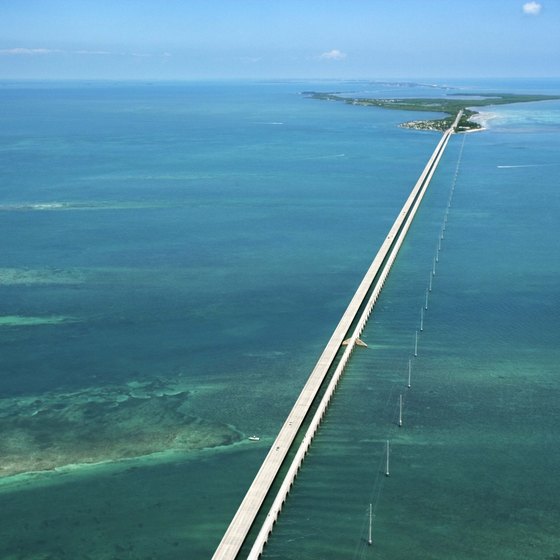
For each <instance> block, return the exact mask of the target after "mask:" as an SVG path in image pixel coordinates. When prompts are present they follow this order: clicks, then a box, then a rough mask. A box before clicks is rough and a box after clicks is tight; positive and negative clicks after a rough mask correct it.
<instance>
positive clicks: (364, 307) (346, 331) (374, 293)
mask: <svg viewBox="0 0 560 560" xmlns="http://www.w3.org/2000/svg"><path fill="white" fill-rule="evenodd" d="M462 114H463V111H459V113H458V114H457V117H456V118H455V121H454V122H453V124H452V126H451V127H450V128H449V129H448V130H446V131H445V132H444V133H443V136H442V138H441V139H440V141H439V142H438V144H437V146H436V148H435V150H434V152H433V154H432V155H431V157H430V159H429V160H428V163H427V164H426V167H425V168H424V170H423V171H422V174H421V175H420V178H419V179H418V181H417V182H416V184H415V185H414V188H413V189H412V191H411V193H410V195H409V197H408V198H407V200H406V202H405V204H404V206H403V208H402V210H401V211H400V213H399V215H398V216H397V219H396V220H395V223H394V224H393V226H392V227H391V229H390V230H389V233H388V235H387V237H386V238H385V240H384V241H383V243H382V244H381V247H380V249H379V251H378V253H377V255H376V256H375V258H374V259H373V262H372V263H371V265H370V267H369V269H368V270H367V272H366V274H365V276H364V278H363V280H362V281H361V283H360V285H359V286H358V289H357V290H356V293H355V294H354V296H353V297H352V300H351V301H350V304H349V305H348V307H347V309H346V311H345V312H344V314H343V316H342V318H341V320H340V322H339V323H338V325H337V327H336V329H335V330H334V333H333V334H332V336H331V338H330V340H329V342H328V343H327V346H326V347H325V349H324V350H323V353H322V354H321V356H320V357H319V360H318V362H317V364H316V365H315V367H314V368H313V371H312V372H311V374H310V376H309V378H308V380H307V383H306V384H305V386H304V387H303V389H302V391H301V393H300V395H299V397H298V398H297V400H296V402H295V404H294V406H293V408H292V410H291V411H290V413H289V414H288V417H287V418H286V421H285V422H284V425H283V426H282V428H281V429H280V432H279V433H278V436H277V437H276V439H275V440H274V443H273V444H272V447H271V448H270V451H269V452H268V454H267V456H266V457H265V459H264V461H263V463H262V465H261V467H260V469H259V471H258V472H257V475H256V476H255V478H254V480H253V482H252V484H251V486H250V487H249V489H248V490H247V493H246V494H245V497H244V498H243V501H242V502H241V505H240V506H239V508H238V510H237V512H236V514H235V515H234V517H233V519H232V521H231V523H230V525H229V527H228V528H227V530H226V532H225V534H224V536H223V538H222V540H221V542H220V544H219V545H218V548H217V549H216V551H215V553H214V556H213V557H212V560H235V559H236V558H237V557H238V555H239V552H240V550H241V547H242V546H243V544H244V542H245V540H246V538H247V534H248V533H249V531H250V529H251V528H252V526H253V524H254V522H255V518H256V516H257V514H258V513H259V511H260V510H261V508H262V505H263V502H264V500H265V498H266V497H267V495H268V494H269V492H270V489H271V486H272V484H273V482H274V480H275V479H276V477H277V475H278V471H279V470H280V467H281V466H282V465H283V463H284V461H285V459H286V455H287V453H288V451H289V450H290V448H291V447H292V444H293V442H294V440H295V438H296V436H297V435H298V433H299V431H300V429H301V428H302V424H303V422H304V420H305V418H306V416H307V415H308V413H309V411H310V409H311V407H312V405H313V403H314V401H315V400H316V397H317V393H318V391H319V389H320V387H321V385H322V384H323V382H324V381H325V378H326V377H327V375H328V373H329V372H331V371H332V368H333V367H334V362H335V359H336V358H337V356H340V352H342V356H341V357H340V360H339V361H338V364H337V366H336V368H335V369H334V372H333V374H332V377H331V379H330V382H329V384H328V387H327V389H326V391H325V393H324V395H323V397H322V398H321V401H320V403H319V405H318V408H317V410H316V412H315V414H314V416H313V418H312V420H311V422H310V424H309V426H308V428H307V430H306V432H305V435H304V436H303V439H302V441H301V443H300V444H299V447H298V448H297V450H296V453H295V456H294V458H293V459H292V462H291V464H290V466H289V468H288V470H287V472H286V474H285V476H284V479H283V481H282V483H281V485H280V488H279V490H278V492H277V494H276V497H275V499H274V501H273V503H272V506H271V508H270V510H269V512H268V514H267V516H266V518H265V520H264V522H263V524H262V526H261V528H260V530H259V533H258V535H257V537H256V540H255V542H254V544H253V546H252V548H251V551H250V553H249V555H248V558H249V559H255V560H256V559H257V558H258V557H259V556H260V554H261V553H262V550H263V548H264V545H265V544H266V542H267V540H268V536H269V535H270V533H271V531H272V528H273V526H274V523H275V522H276V519H277V518H278V515H279V513H280V511H281V509H282V505H283V504H284V502H285V500H286V497H287V495H288V493H289V491H290V488H291V486H292V484H293V482H294V480H295V478H296V476H297V473H298V471H299V469H300V467H301V465H302V463H303V460H304V458H305V455H306V454H307V450H308V449H309V446H310V445H311V442H312V440H313V437H314V435H315V432H316V431H317V428H318V427H319V425H320V423H321V420H322V418H323V416H324V414H325V412H326V410H327V407H328V405H329V402H330V400H331V397H332V395H333V394H334V390H335V388H336V385H337V384H338V381H339V379H340V377H341V375H342V373H343V372H344V368H345V366H346V364H347V362H348V360H349V358H350V356H351V354H352V352H353V350H354V348H355V347H356V345H363V343H362V341H361V339H360V336H361V334H362V331H363V329H364V327H365V325H366V323H367V320H368V318H369V316H370V314H371V311H372V310H373V306H374V305H375V302H376V301H377V298H378V296H379V294H380V292H381V289H382V288H383V284H384V283H385V280H386V278H387V276H388V275H389V271H390V269H391V266H392V265H393V262H394V261H395V259H396V257H397V253H398V251H399V249H400V247H401V245H402V243H403V241H404V239H405V237H406V234H407V232H408V229H409V228H410V225H411V224H412V221H413V220H414V217H415V215H416V212H417V210H418V207H419V206H420V203H421V202H422V198H423V197H424V194H425V192H426V190H427V188H428V185H429V183H430V180H431V178H432V176H433V174H434V172H435V170H436V168H437V166H438V164H439V161H440V159H441V157H442V155H443V152H444V150H445V148H446V146H447V143H448V142H449V138H450V136H451V135H452V134H453V133H454V132H455V129H456V127H457V125H458V123H459V120H460V119H461V116H462Z"/></svg>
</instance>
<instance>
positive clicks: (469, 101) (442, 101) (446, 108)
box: [303, 91, 560, 132]
mask: <svg viewBox="0 0 560 560" xmlns="http://www.w3.org/2000/svg"><path fill="white" fill-rule="evenodd" d="M303 95H306V96H308V97H311V98H313V99H322V100H326V101H343V102H344V103H348V104H350V105H364V106H371V107H382V108H384V109H398V110H401V111H429V112H431V113H445V114H446V115H448V116H446V117H443V118H441V119H432V120H418V121H408V122H405V123H402V124H401V125H400V126H402V127H404V128H414V129H416V130H440V131H443V130H447V129H448V128H449V127H450V126H451V125H452V124H453V121H454V119H455V117H456V116H457V113H458V112H459V111H460V110H461V109H462V110H463V115H462V117H461V120H460V121H459V123H458V125H457V128H456V130H457V132H468V131H472V130H478V129H480V128H482V127H481V125H480V124H479V123H477V122H474V121H473V120H472V117H473V116H474V115H476V114H477V112H476V111H473V110H472V109H468V108H467V106H468V107H471V108H472V107H486V106H488V105H506V104H509V103H527V102H530V101H549V100H553V99H560V96H558V95H525V94H514V93H492V94H480V93H469V94H465V93H460V94H450V95H449V96H448V97H442V98H439V97H435V98H423V97H419V98H399V99H375V98H374V99H370V98H366V97H349V96H345V95H342V94H341V93H321V92H315V91H304V92H303ZM453 96H455V99H454V98H453ZM459 96H460V98H459Z"/></svg>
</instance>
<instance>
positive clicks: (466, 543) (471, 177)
mask: <svg viewBox="0 0 560 560" xmlns="http://www.w3.org/2000/svg"><path fill="white" fill-rule="evenodd" d="M438 84H441V85H438ZM308 90H316V91H329V92H331V91H337V92H341V91H342V92H347V93H355V94H359V95H361V96H366V95H369V96H371V97H383V98H389V97H397V96H398V97H401V96H410V97H419V96H427V97H436V96H437V97H439V96H444V95H449V94H452V93H468V92H475V93H487V92H492V91H495V92H501V93H503V92H506V91H507V92H519V93H526V92H527V93H549V94H560V82H558V81H552V80H541V81H521V80H517V81H513V80H510V81H502V82H497V81H489V80H487V81H479V82H474V81H471V82H463V83H459V82H456V83H451V82H449V81H447V80H446V81H444V80H437V81H434V82H433V84H431V85H427V84H424V85H422V84H408V85H407V86H406V87H404V86H403V85H402V84H401V85H399V84H394V83H384V82H371V83H366V82H322V83H312V82H306V83H298V82H274V83H268V82H261V83H256V82H239V83H236V82H207V83H196V82H193V83H112V82H93V83H85V82H84V83H82V82H28V83H18V82H0V101H1V104H2V107H3V111H2V115H1V116H0V123H1V126H0V173H1V181H0V238H1V239H2V252H1V257H0V433H1V434H2V436H1V438H0V503H1V507H0V560H15V559H18V560H19V559H25V560H39V559H41V560H44V559H47V558H56V559H65V558H68V559H72V560H76V559H82V558H83V559H88V558H89V559H96V560H97V559H102V560H105V559H107V560H109V559H115V558H119V559H130V560H132V559H134V560H144V559H157V560H175V559H176V560H179V559H181V560H184V559H185V558H188V559H189V560H191V559H192V560H198V559H200V560H203V559H208V558H210V557H211V556H212V553H213V551H214V549H215V547H216V546H217V544H218V542H219V541H220V539H221V537H222V535H223V533H224V531H225V529H226V527H227V525H228V523H229V521H230V520H231V518H232V516H233V514H234V513H235V510H236V509H237V506H238V505H239V503H240V501H241V499H242V497H243V495H244V492H245V490H246V489H247V487H248V486H249V484H250V482H251V480H252V478H253V476H254V475H255V473H256V471H257V469H258V467H259V465H260V462H261V461H262V459H263V457H264V456H265V454H266V452H267V451H268V448H269V446H270V444H271V442H272V440H273V439H274V437H275V435H276V433H277V431H278V429H279V428H280V426H281V424H282V422H283V420H284V418H285V416H286V414H287V413H288V411H289V410H290V408H291V406H292V404H293V402H294V401H295V399H296V397H297V395H298V393H299V391H300V389H301V387H302V386H303V384H304V382H305V380H306V378H307V376H308V375H309V373H310V371H311V369H312V368H313V366H314V364H315V361H316V360H317V358H318V356H319V354H320V352H321V351H322V348H323V347H324V345H325V344H326V342H327V340H328V338H329V337H330V335H331V333H332V331H333V330H334V327H335V326H336V324H337V322H338V319H339V318H340V316H341V314H342V312H343V311H344V309H345V307H346V305H347V303H348V301H349V299H350V297H351V296H352V294H353V291H354V290H355V288H356V287H357V285H358V283H359V281H360V280H361V278H362V276H363V274H364V273H365V270H366V269H367V267H368V265H369V263H370V261H371V260H372V258H373V256H374V255H375V253H376V251H377V249H378V247H379V245H380V243H381V241H382V240H383V238H384V237H385V235H386V234H387V231H388V229H389V227H390V225H391V224H392V222H393V220H394V219H395V217H396V215H397V213H398V211H399V210H400V208H401V206H402V204H403V203H404V201H405V199H406V197H407V196H408V193H409V192H410V190H411V189H412V186H413V185H414V183H415V181H416V179H417V177H418V176H419V174H420V172H421V170H422V169H423V167H424V165H425V163H426V161H427V159H428V157H429V155H430V154H431V152H432V150H433V149H434V147H435V145H436V143H437V141H438V139H439V134H438V133H434V132H424V131H423V132H420V131H413V130H408V129H403V128H399V127H398V124H399V123H401V122H403V121H405V120H412V119H418V118H421V117H422V115H421V114H419V113H406V112H399V111H389V110H384V109H377V108H368V107H359V106H352V105H348V104H343V103H336V102H327V101H319V100H313V99H309V98H308V97H306V96H304V95H301V92H303V91H308ZM481 120H482V121H483V122H484V123H485V126H486V130H484V131H483V132H477V133H469V134H466V135H455V136H453V137H452V139H451V141H450V143H449V146H448V148H447V150H446V152H445V155H444V157H443V159H442V161H441V163H440V166H439V168H438V170H437V172H436V174H435V176H434V178H433V180H432V183H431V185H430V188H429V190H428V193H427V195H426V198H425V200H424V202H423V203H422V207H421V209H420V211H419V214H418V216H417V218H416V220H415V222H414V224H413V226H412V228H411V230H410V233H409V235H408V237H407V240H406V242H405V244H404V246H403V248H402V250H401V253H400V255H399V257H398V259H397V261H396V264H395V266H394V268H393V270H392V272H391V274H390V277H389V280H388V282H387V284H386V286H385V288H384V290H383V293H382V295H381V297H380V299H379V301H378V303H377V305H376V308H375V310H374V313H373V314H372V316H371V318H370V321H369V323H368V326H367V328H366V330H365V331H364V334H363V339H364V340H365V341H366V342H367V344H368V348H359V349H357V350H356V352H355V353H354V355H353V357H352V360H351V363H350V366H349V367H348V368H347V371H346V373H345V375H344V378H343V380H342V383H341V385H340V387H339V389H338V390H337V393H336V397H335V399H334V401H333V402H332V405H331V407H330V408H329V411H328V413H327V415H326V417H325V421H324V423H323V424H322V426H321V428H320V430H319V432H318V434H317V436H316V439H315V441H314V443H313V445H312V447H311V452H310V454H309V455H308V457H307V459H306V461H305V463H304V466H303V469H302V470H301V472H300V474H299V476H298V478H297V480H296V483H295V485H294V487H293V490H292V492H291V493H290V496H289V499H288V500H287V502H286V505H285V507H284V509H283V511H282V513H281V515H280V518H279V520H278V523H277V525H276V526H275V529H274V531H273V533H272V536H271V538H270V540H269V543H268V545H267V547H266V548H265V551H264V554H263V557H264V558H271V559H272V558H275V559H294V560H301V559H313V560H316V559H329V560H330V559H333V560H334V559H340V558H349V559H352V558H377V559H387V560H400V559H403V560H404V559H410V558H422V559H433V560H449V559H454V560H472V559H473V558H477V559H484V560H486V559H488V560H490V559H496V558H499V559H504V560H510V559H511V560H513V559H521V558H523V559H535V560H551V559H552V558H555V557H556V555H558V556H559V557H560V533H559V532H558V527H559V526H560V509H559V508H558V499H559V497H560V451H559V449H560V441H559V440H560V436H559V435H558V424H559V421H560V405H559V404H558V403H559V402H560V399H559V394H560V380H559V379H560V378H559V369H558V363H560V345H559V343H558V340H560V283H559V282H558V278H559V275H560V243H558V235H559V233H560V231H559V230H560V225H559V224H560V219H559V216H560V195H559V190H558V185H559V184H560V102H558V101H547V102H539V103H524V104H518V105H506V106H500V107H495V108H494V107H486V108H484V111H483V113H482V115H481ZM444 227H445V229H443V228H444ZM436 257H437V262H434V259H436ZM434 267H435V268H434ZM434 270H435V275H434ZM430 284H431V291H430V290H429V287H430ZM426 304H427V309H425V307H426ZM421 320H423V323H422V327H423V330H422V331H420V327H421V325H420V321H421ZM417 330H418V331H419V334H418V355H417V356H416V357H415V356H414V355H413V354H414V344H415V333H416V331H417ZM409 361H410V364H411V365H410V368H411V376H410V379H411V383H410V384H411V386H410V388H408V387H407V384H408V371H409ZM399 395H402V396H403V426H402V427H398V425H397V424H398V414H399V410H398V403H399ZM251 435H256V436H258V437H259V440H258V441H250V440H249V439H248V437H249V436H251ZM387 440H389V441H390V449H391V464H390V471H391V472H390V476H389V477H386V476H385V472H384V471H385V467H386V464H385V462H386V456H385V453H386V441H387ZM31 471H34V472H31ZM370 503H371V504H372V511H373V513H374V516H373V520H372V521H373V526H372V540H373V544H372V545H371V546H368V545H367V542H366V541H367V533H368V522H369V504H370Z"/></svg>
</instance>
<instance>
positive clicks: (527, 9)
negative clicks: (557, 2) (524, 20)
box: [523, 2, 542, 16]
mask: <svg viewBox="0 0 560 560" xmlns="http://www.w3.org/2000/svg"><path fill="white" fill-rule="evenodd" d="M541 9H542V5H541V4H539V3H538V2H526V3H525V4H523V12H524V13H525V14H528V15H530V16H536V15H538V14H539V13H540V11H541Z"/></svg>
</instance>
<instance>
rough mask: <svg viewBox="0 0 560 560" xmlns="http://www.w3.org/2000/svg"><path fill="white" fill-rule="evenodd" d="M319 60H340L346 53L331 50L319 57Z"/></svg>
mask: <svg viewBox="0 0 560 560" xmlns="http://www.w3.org/2000/svg"><path fill="white" fill-rule="evenodd" d="M319 58H320V59H321V60H342V59H344V58H346V53H343V52H341V51H339V50H338V49H332V50H331V51H327V52H324V53H322V54H321V55H319Z"/></svg>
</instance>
